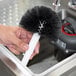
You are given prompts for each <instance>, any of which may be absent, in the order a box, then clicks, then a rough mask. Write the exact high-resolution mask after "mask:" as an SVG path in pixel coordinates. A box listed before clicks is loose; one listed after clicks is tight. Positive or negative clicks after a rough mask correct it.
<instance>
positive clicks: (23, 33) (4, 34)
mask: <svg viewBox="0 0 76 76" xmlns="http://www.w3.org/2000/svg"><path fill="white" fill-rule="evenodd" d="M31 38H32V33H31V32H29V31H27V30H26V29H23V28H21V27H19V26H4V25H0V44H3V45H4V46H6V47H7V48H8V49H9V50H10V51H11V52H13V53H14V54H16V55H19V54H21V53H23V52H26V50H28V48H29V42H30V39H31ZM39 47H40V44H39V42H38V43H37V45H36V48H35V51H34V52H33V54H32V55H31V57H30V59H32V58H33V57H34V56H35V55H36V54H38V53H39Z"/></svg>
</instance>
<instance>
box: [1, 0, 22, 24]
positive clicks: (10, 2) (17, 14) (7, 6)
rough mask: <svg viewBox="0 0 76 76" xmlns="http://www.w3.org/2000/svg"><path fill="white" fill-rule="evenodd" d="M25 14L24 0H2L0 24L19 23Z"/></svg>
mask: <svg viewBox="0 0 76 76" xmlns="http://www.w3.org/2000/svg"><path fill="white" fill-rule="evenodd" d="M22 14H23V5H22V0H1V1H0V24H4V25H19V21H20V18H21V16H22Z"/></svg>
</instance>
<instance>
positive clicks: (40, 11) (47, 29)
mask: <svg viewBox="0 0 76 76" xmlns="http://www.w3.org/2000/svg"><path fill="white" fill-rule="evenodd" d="M40 22H41V23H42V22H44V24H43V28H42V29H41V30H40V29H39V26H41V25H40ZM20 25H21V27H23V28H25V29H27V30H28V31H31V32H34V33H35V32H39V31H40V32H39V33H40V34H41V35H46V36H49V37H52V36H56V33H57V31H58V30H59V28H60V26H61V21H60V19H59V17H58V15H57V14H56V13H55V12H54V11H53V10H51V8H48V7H45V6H35V7H34V8H32V9H30V10H28V11H27V12H26V13H25V14H24V16H23V17H22V19H21V21H20Z"/></svg>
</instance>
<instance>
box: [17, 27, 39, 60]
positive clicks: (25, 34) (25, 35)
mask: <svg viewBox="0 0 76 76" xmlns="http://www.w3.org/2000/svg"><path fill="white" fill-rule="evenodd" d="M16 35H17V37H18V38H19V39H21V40H22V41H23V42H25V43H27V44H29V42H30V40H31V38H32V33H31V32H29V31H27V30H26V29H23V28H19V29H18V30H17V31H16ZM39 48H40V43H39V42H38V43H37V45H36V47H35V51H34V52H33V54H32V55H31V57H30V60H31V59H32V58H33V57H34V56H35V55H36V54H39Z"/></svg>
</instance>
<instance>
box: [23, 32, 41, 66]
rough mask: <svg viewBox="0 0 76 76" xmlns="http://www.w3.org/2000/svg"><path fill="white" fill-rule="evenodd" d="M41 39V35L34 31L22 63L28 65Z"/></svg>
mask: <svg viewBox="0 0 76 76" xmlns="http://www.w3.org/2000/svg"><path fill="white" fill-rule="evenodd" d="M39 39H40V35H39V34H38V33H34V34H33V36H32V39H31V40H30V43H29V49H28V50H27V51H26V53H25V54H24V57H23V59H22V65H25V66H26V65H27V64H28V62H29V59H30V56H31V55H32V53H33V52H34V49H35V47H36V44H37V43H38V41H39Z"/></svg>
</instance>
